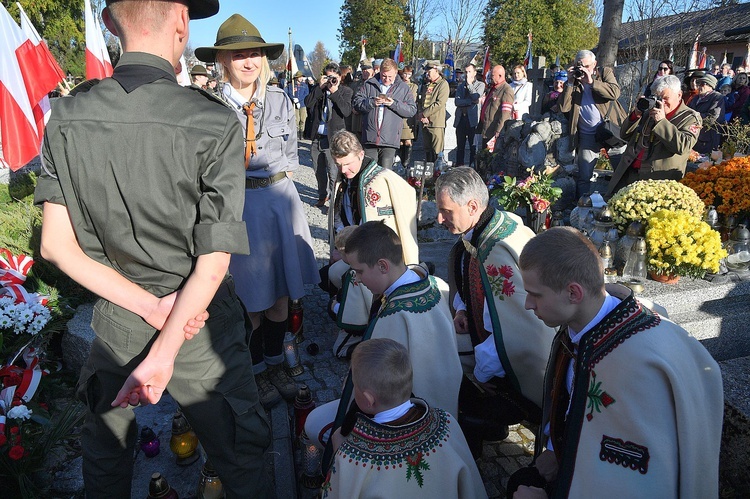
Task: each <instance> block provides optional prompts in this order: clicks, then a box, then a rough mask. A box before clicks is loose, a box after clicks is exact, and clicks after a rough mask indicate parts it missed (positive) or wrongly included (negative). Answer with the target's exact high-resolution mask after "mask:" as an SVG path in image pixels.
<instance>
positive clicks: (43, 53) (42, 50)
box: [16, 2, 65, 137]
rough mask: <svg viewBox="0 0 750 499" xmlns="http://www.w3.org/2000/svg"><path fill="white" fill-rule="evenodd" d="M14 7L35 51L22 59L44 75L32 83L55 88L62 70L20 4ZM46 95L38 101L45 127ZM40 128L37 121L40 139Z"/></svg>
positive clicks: (59, 80) (47, 103)
mask: <svg viewBox="0 0 750 499" xmlns="http://www.w3.org/2000/svg"><path fill="white" fill-rule="evenodd" d="M16 5H17V6H18V12H19V14H20V17H21V29H22V30H23V34H24V36H26V38H28V39H29V40H31V42H32V43H33V44H34V50H35V53H34V54H33V56H32V57H24V59H25V60H27V61H30V65H31V66H32V67H34V68H36V71H37V74H41V75H44V76H43V77H42V78H39V77H38V76H37V77H36V78H33V80H32V81H33V83H35V84H38V83H39V82H40V81H43V82H44V85H43V88H46V87H48V86H49V85H50V84H51V82H52V81H54V82H55V83H54V84H55V86H57V84H58V83H60V82H61V81H63V80H65V73H63V70H62V68H60V65H59V64H58V63H57V61H56V60H55V58H54V57H53V56H52V52H50V51H49V47H47V44H46V43H45V42H44V40H42V37H41V36H39V33H38V32H37V30H36V28H34V25H33V24H31V20H30V19H29V18H28V16H27V15H26V12H25V11H24V10H23V7H21V4H20V3H18V2H16ZM26 86H27V88H28V86H29V82H28V81H26ZM53 88H54V87H53ZM50 90H51V89H50ZM47 93H49V90H48V91H47ZM47 93H45V94H44V97H42V99H41V100H40V101H39V107H40V108H41V111H42V113H43V115H44V124H45V125H46V124H47V121H48V120H49V115H50V105H49V97H48V96H47ZM29 95H32V92H29ZM29 100H31V97H30V98H29ZM31 103H32V104H33V103H34V102H33V100H32V101H31ZM42 128H43V127H42V126H40V125H39V123H38V120H37V129H38V130H39V136H40V137H41V136H42V132H41V130H42Z"/></svg>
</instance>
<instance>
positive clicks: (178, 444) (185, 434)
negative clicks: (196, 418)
mask: <svg viewBox="0 0 750 499" xmlns="http://www.w3.org/2000/svg"><path fill="white" fill-rule="evenodd" d="M169 448H170V449H172V452H174V454H175V456H177V464H179V465H180V466H188V465H191V464H193V463H194V462H195V461H197V460H198V457H200V456H199V455H198V453H197V452H195V450H196V449H197V448H198V437H197V436H196V435H195V432H194V431H193V428H192V427H191V426H190V423H188V420H187V419H186V418H185V416H184V415H183V414H182V412H180V411H177V412H176V413H175V414H174V418H173V419H172V438H170V439H169Z"/></svg>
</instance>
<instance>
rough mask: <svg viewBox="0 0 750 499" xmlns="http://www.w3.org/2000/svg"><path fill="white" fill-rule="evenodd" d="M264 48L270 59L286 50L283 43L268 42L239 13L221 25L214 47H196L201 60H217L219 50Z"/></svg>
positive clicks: (275, 57) (196, 52) (196, 55)
mask: <svg viewBox="0 0 750 499" xmlns="http://www.w3.org/2000/svg"><path fill="white" fill-rule="evenodd" d="M241 49H263V51H264V52H265V54H266V56H267V57H268V59H269V60H273V59H278V57H279V56H280V55H281V52H283V50H284V44H283V43H266V41H265V40H264V39H263V37H261V36H260V31H258V28H256V27H255V26H254V25H253V24H252V23H251V22H250V21H248V20H247V19H245V18H244V17H242V16H241V15H239V14H233V15H232V16H231V17H230V18H229V19H227V20H226V21H224V23H223V24H222V25H221V26H219V31H218V33H216V43H215V44H214V46H213V47H199V48H197V49H195V57H197V58H198V59H200V60H201V61H206V62H207V61H214V60H216V53H217V52H218V51H219V50H241Z"/></svg>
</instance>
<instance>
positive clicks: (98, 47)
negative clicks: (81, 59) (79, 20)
mask: <svg viewBox="0 0 750 499" xmlns="http://www.w3.org/2000/svg"><path fill="white" fill-rule="evenodd" d="M84 9H85V10H84V18H85V20H86V79H87V80H90V79H92V78H99V79H102V78H107V77H108V76H112V61H110V59H109V52H107V45H106V44H105V43H104V35H103V34H102V30H101V28H100V27H99V21H97V19H96V17H95V16H94V13H93V12H92V10H91V1H90V0H85V3H84Z"/></svg>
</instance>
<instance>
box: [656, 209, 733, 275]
mask: <svg viewBox="0 0 750 499" xmlns="http://www.w3.org/2000/svg"><path fill="white" fill-rule="evenodd" d="M646 244H647V246H648V269H649V272H650V273H651V276H652V278H654V279H655V280H659V281H662V282H669V279H672V280H674V282H676V279H675V278H678V277H679V276H690V277H694V278H702V277H703V276H705V275H706V272H711V273H716V272H718V271H719V262H720V261H721V259H722V258H725V257H726V256H727V252H726V251H725V250H724V249H723V248H722V247H721V237H720V236H719V233H718V232H716V231H715V230H713V229H712V228H711V227H710V226H709V225H708V224H707V223H706V222H704V221H702V220H701V219H700V217H696V216H694V215H691V214H690V213H688V212H685V211H671V210H658V211H657V212H655V213H654V214H652V215H651V216H650V217H649V218H648V229H647V230H646Z"/></svg>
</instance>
